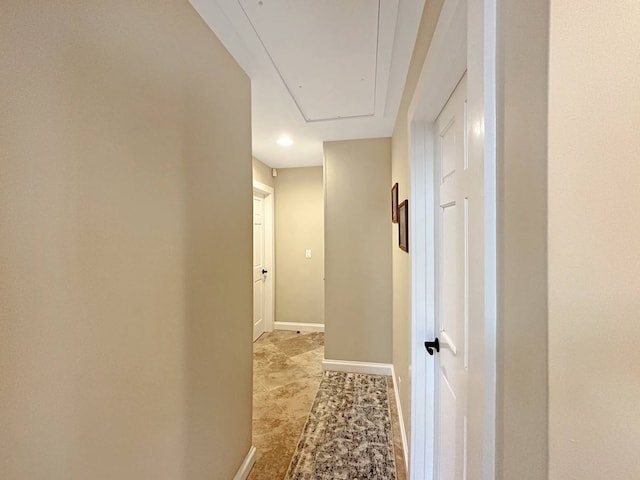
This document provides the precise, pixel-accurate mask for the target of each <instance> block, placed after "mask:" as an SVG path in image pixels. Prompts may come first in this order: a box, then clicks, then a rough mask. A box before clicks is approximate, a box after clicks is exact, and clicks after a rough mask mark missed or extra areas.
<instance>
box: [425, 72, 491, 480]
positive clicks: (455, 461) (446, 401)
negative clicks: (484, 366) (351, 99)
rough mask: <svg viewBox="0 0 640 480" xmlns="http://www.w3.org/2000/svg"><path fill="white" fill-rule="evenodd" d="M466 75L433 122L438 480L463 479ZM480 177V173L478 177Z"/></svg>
mask: <svg viewBox="0 0 640 480" xmlns="http://www.w3.org/2000/svg"><path fill="white" fill-rule="evenodd" d="M466 123H467V122H466V76H465V77H463V78H462V80H461V81H460V83H459V84H458V86H457V87H456V89H455V91H454V93H453V94H452V95H451V97H450V98H449V100H448V101H447V104H446V105H445V107H444V109H443V110H442V112H441V113H440V115H439V116H438V118H437V120H436V122H435V132H434V134H435V135H434V139H435V142H434V143H435V156H434V158H435V162H436V165H435V173H436V179H435V183H436V194H437V197H436V198H437V207H436V208H437V214H436V264H437V267H436V305H435V307H436V310H435V311H436V318H435V332H436V335H437V337H438V339H439V344H440V352H439V353H436V354H435V357H434V359H435V362H436V363H435V395H436V398H435V416H436V418H435V426H436V436H435V460H436V461H435V463H434V468H435V472H434V478H436V479H437V480H463V479H466V476H467V475H466V473H467V472H466V458H467V451H466V446H467V391H468V385H467V377H468V355H467V353H468V305H469V303H468V298H469V291H468V286H469V282H468V279H469V268H468V267H469V265H468V258H469V257H468V252H469V248H471V242H474V241H475V239H480V241H481V240H482V231H480V232H470V231H469V226H470V224H469V216H468V212H469V201H470V194H471V192H470V187H471V184H472V182H470V178H469V177H470V175H472V174H474V173H473V171H471V170H469V168H468V164H467V125H466ZM481 180H482V178H481Z"/></svg>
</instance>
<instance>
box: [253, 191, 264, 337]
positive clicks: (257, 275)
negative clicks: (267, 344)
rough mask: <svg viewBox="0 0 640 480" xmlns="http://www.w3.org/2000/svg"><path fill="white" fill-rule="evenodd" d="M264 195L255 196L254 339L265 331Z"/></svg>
mask: <svg viewBox="0 0 640 480" xmlns="http://www.w3.org/2000/svg"><path fill="white" fill-rule="evenodd" d="M264 267H265V265H264V197H262V196H261V195H259V194H257V193H255V194H254V196H253V340H254V341H255V340H257V339H258V337H260V335H262V334H263V333H264V324H265V322H264V304H265V302H264V299H265V297H264V290H265V288H264V282H265V278H266V277H265V274H264V273H262V271H263V269H264Z"/></svg>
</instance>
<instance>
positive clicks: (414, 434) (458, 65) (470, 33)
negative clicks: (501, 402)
mask: <svg viewBox="0 0 640 480" xmlns="http://www.w3.org/2000/svg"><path fill="white" fill-rule="evenodd" d="M495 61H496V0H444V3H443V5H442V9H441V12H440V16H439V18H438V22H437V25H436V29H435V31H434V35H433V38H432V40H431V45H430V47H429V51H428V52H427V56H426V59H425V62H424V65H423V68H422V71H421V73H420V76H419V79H418V83H417V85H416V89H415V92H414V96H413V98H412V100H411V103H410V106H409V111H408V115H407V121H408V127H409V128H408V131H409V147H410V166H409V176H410V183H411V196H412V202H413V207H412V208H411V209H410V212H411V218H410V224H411V226H412V228H411V234H410V235H411V239H410V241H411V243H412V245H414V248H413V251H412V254H411V452H410V478H411V480H425V479H429V480H431V479H433V478H434V466H435V460H436V458H435V453H434V448H435V445H436V444H435V434H436V432H435V430H434V428H435V413H436V412H435V362H434V361H433V357H429V356H428V355H427V354H426V352H425V349H424V345H423V342H424V341H425V340H426V339H431V338H433V337H434V336H435V312H436V310H435V299H436V289H435V279H436V276H435V275H436V251H435V238H436V237H435V235H436V218H435V211H436V209H435V206H436V203H435V202H436V201H437V199H436V197H435V188H434V186H435V176H434V165H435V164H434V162H435V158H434V150H433V147H434V138H433V123H434V121H435V120H436V118H437V117H438V115H439V114H440V112H441V110H442V108H443V107H444V105H445V104H446V102H447V101H448V99H449V97H450V95H451V93H452V92H453V90H454V89H455V87H456V85H457V84H458V81H459V80H460V78H462V76H463V75H464V73H465V72H467V119H468V122H469V125H470V126H471V128H472V130H473V135H472V136H473V138H471V137H472V136H470V138H469V150H468V155H469V157H470V158H476V159H479V161H483V162H484V212H483V213H484V232H483V235H484V238H483V241H484V315H483V317H484V325H483V326H481V329H480V330H481V332H482V333H481V334H480V337H481V341H479V342H476V343H475V344H474V343H471V342H470V345H469V348H470V351H469V356H470V358H475V359H477V360H479V363H480V364H481V366H482V367H481V369H480V372H479V373H476V375H480V376H481V378H479V379H475V380H478V381H479V382H480V386H481V390H482V391H481V392H480V393H481V396H482V402H481V403H482V405H481V406H480V407H478V406H477V405H474V406H471V405H470V406H469V408H472V407H473V409H474V412H472V413H473V414H474V415H475V416H476V417H475V418H479V420H478V422H475V423H474V425H477V424H478V423H479V424H480V427H479V428H476V427H474V431H473V432H470V437H469V438H470V441H472V442H474V444H473V445H470V450H471V449H474V451H476V452H477V451H479V452H480V453H478V454H477V455H475V456H474V457H473V458H470V463H469V465H468V471H470V472H482V477H477V476H476V475H474V478H483V479H487V480H489V479H494V478H495V465H496V345H497V339H496V331H497V330H496V327H497V314H496V312H497V282H496V274H497V263H496V258H497V256H496V248H497V235H496V233H497V223H496V221H497V219H496V63H495ZM472 349H473V350H474V351H472ZM475 383H476V384H477V383H478V382H475ZM427 432H432V433H431V434H429V433H427ZM477 443H480V445H477ZM478 447H480V448H479V449H478Z"/></svg>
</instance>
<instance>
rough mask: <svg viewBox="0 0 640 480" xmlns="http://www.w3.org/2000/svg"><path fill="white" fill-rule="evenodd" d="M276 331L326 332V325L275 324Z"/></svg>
mask: <svg viewBox="0 0 640 480" xmlns="http://www.w3.org/2000/svg"><path fill="white" fill-rule="evenodd" d="M273 328H274V329H275V330H293V331H294V332H297V331H298V330H299V331H301V332H324V323H299V322H274V324H273Z"/></svg>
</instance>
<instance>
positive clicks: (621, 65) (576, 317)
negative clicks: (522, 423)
mask: <svg viewBox="0 0 640 480" xmlns="http://www.w3.org/2000/svg"><path fill="white" fill-rule="evenodd" d="M639 25H640V8H639V5H638V2H637V1H636V0H620V1H617V2H607V3H602V2H596V1H594V0H587V1H581V2H576V1H568V2H560V1H552V2H551V49H550V51H551V54H550V66H549V69H550V76H549V78H550V84H549V90H550V91H549V367H550V368H549V389H550V392H549V394H550V398H549V437H550V444H549V447H550V448H549V460H550V468H549V472H550V473H549V478H550V479H552V480H560V479H568V478H579V479H581V480H595V479H600V478H629V479H631V478H640V461H639V460H638V452H637V450H638V445H640V407H639V405H640V403H639V399H640V349H639V348H638V345H639V344H640V321H639V315H638V312H640V275H639V273H638V272H640V253H639V252H640V250H639V249H638V246H639V245H640V189H639V188H638V186H639V185H640V163H639V161H638V159H639V158H640V136H639V135H638V125H639V124H640V87H639V84H638V78H640V62H639V60H638V59H640V29H638V26H639Z"/></svg>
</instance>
